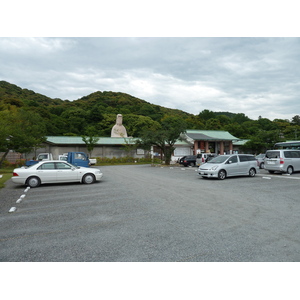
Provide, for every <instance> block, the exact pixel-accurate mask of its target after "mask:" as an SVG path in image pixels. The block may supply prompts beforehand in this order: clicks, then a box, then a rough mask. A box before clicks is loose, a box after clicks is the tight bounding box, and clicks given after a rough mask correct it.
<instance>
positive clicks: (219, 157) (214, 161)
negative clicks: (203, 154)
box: [209, 155, 230, 164]
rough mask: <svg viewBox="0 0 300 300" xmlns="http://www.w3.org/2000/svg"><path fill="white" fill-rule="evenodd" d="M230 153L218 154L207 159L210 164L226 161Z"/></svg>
mask: <svg viewBox="0 0 300 300" xmlns="http://www.w3.org/2000/svg"><path fill="white" fill-rule="evenodd" d="M228 157H230V155H220V156H217V157H215V158H213V159H212V160H210V161H209V163H210V164H221V163H223V162H224V161H226V160H227V159H228Z"/></svg>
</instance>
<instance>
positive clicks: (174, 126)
mask: <svg viewBox="0 0 300 300" xmlns="http://www.w3.org/2000/svg"><path fill="white" fill-rule="evenodd" d="M185 130H186V124H185V122H184V121H183V120H182V119H181V118H178V117H165V118H164V119H163V120H162V123H161V125H159V124H158V123H157V124H153V125H152V127H150V128H148V130H144V131H143V132H142V134H141V136H140V138H139V139H138V140H137V141H136V144H137V146H138V147H141V148H143V149H147V150H149V149H150V147H151V146H153V145H155V146H157V147H158V148H159V149H160V150H161V151H162V153H163V155H164V158H165V163H166V165H169V164H170V162H171V156H172V153H173V152H174V150H175V147H174V145H175V143H176V141H177V140H178V139H180V137H179V136H180V134H181V133H183V132H185Z"/></svg>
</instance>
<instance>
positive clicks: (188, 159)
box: [181, 155, 197, 167]
mask: <svg viewBox="0 0 300 300" xmlns="http://www.w3.org/2000/svg"><path fill="white" fill-rule="evenodd" d="M196 158H197V155H188V156H185V157H184V159H183V160H182V163H181V164H182V165H184V166H185V167H189V166H191V167H194V166H195V165H196Z"/></svg>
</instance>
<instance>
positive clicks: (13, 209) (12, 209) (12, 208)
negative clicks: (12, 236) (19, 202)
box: [8, 207, 17, 213]
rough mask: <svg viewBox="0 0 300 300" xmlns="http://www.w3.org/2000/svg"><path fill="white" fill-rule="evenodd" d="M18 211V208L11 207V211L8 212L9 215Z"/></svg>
mask: <svg viewBox="0 0 300 300" xmlns="http://www.w3.org/2000/svg"><path fill="white" fill-rule="evenodd" d="M16 210H17V208H16V207H11V208H10V210H9V211H8V212H9V213H13V212H15V211H16Z"/></svg>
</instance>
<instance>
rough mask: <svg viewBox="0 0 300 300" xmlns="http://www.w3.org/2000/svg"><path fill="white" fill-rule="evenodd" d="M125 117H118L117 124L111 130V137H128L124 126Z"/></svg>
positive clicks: (119, 115)
mask: <svg viewBox="0 0 300 300" xmlns="http://www.w3.org/2000/svg"><path fill="white" fill-rule="evenodd" d="M122 123H123V116H122V115H121V114H118V115H117V120H116V124H115V125H114V127H113V128H112V130H111V137H127V131H126V128H125V127H124V126H123V124H122Z"/></svg>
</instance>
